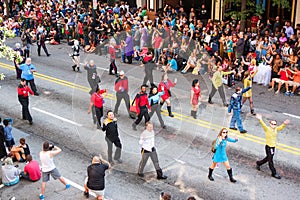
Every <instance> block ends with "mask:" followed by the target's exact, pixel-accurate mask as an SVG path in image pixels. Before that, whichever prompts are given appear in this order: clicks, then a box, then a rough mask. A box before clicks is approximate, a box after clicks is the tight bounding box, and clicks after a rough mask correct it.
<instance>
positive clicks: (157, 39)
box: [153, 36, 162, 49]
mask: <svg viewBox="0 0 300 200" xmlns="http://www.w3.org/2000/svg"><path fill="white" fill-rule="evenodd" d="M161 42H162V37H160V36H156V37H155V38H154V44H153V48H154V49H158V48H159V47H160V44H161Z"/></svg>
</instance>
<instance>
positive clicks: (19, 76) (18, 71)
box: [15, 64, 22, 79]
mask: <svg viewBox="0 0 300 200" xmlns="http://www.w3.org/2000/svg"><path fill="white" fill-rule="evenodd" d="M15 68H16V74H17V79H20V78H21V74H22V70H20V69H19V67H17V65H16V64H15Z"/></svg>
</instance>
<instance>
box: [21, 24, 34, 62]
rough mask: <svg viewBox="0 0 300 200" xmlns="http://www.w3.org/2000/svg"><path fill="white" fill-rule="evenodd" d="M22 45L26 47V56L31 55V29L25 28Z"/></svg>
mask: <svg viewBox="0 0 300 200" xmlns="http://www.w3.org/2000/svg"><path fill="white" fill-rule="evenodd" d="M21 40H22V46H23V48H24V57H25V58H29V57H30V45H31V44H32V40H31V36H30V29H29V28H28V29H25V30H24V31H23V32H22V35H21Z"/></svg>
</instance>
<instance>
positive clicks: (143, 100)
mask: <svg viewBox="0 0 300 200" xmlns="http://www.w3.org/2000/svg"><path fill="white" fill-rule="evenodd" d="M146 87H147V86H146V85H142V86H141V92H139V93H138V94H137V95H136V96H135V106H136V110H137V113H138V118H137V120H136V121H135V122H134V123H133V124H132V128H133V130H135V131H136V130H137V129H136V126H137V125H138V124H139V123H140V122H141V121H142V118H143V117H144V118H145V123H147V122H148V121H149V120H150V116H149V113H148V110H150V109H151V107H150V104H149V101H148V95H147V93H146Z"/></svg>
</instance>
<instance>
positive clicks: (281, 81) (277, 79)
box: [273, 78, 286, 84]
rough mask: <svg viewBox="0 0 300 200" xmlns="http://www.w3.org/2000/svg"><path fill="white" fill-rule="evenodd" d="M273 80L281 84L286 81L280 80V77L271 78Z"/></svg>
mask: <svg viewBox="0 0 300 200" xmlns="http://www.w3.org/2000/svg"><path fill="white" fill-rule="evenodd" d="M273 80H274V81H275V82H276V83H281V84H284V83H285V82H286V81H284V80H281V79H280V78H273Z"/></svg>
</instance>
